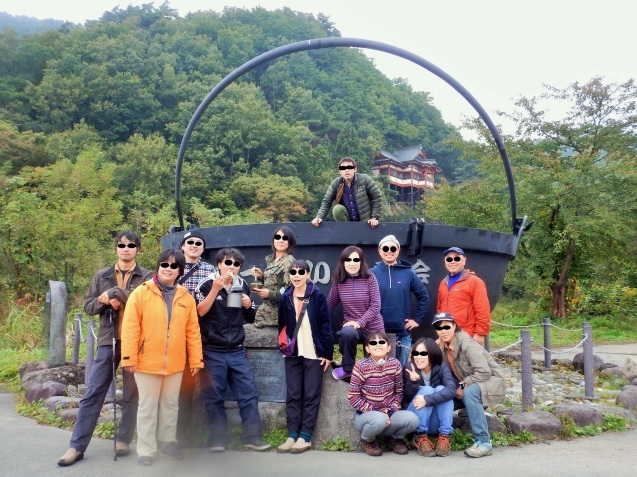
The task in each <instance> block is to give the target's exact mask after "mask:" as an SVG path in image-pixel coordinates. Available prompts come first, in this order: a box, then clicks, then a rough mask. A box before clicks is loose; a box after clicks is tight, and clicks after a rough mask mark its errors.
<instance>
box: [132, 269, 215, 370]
mask: <svg viewBox="0 0 637 477" xmlns="http://www.w3.org/2000/svg"><path fill="white" fill-rule="evenodd" d="M186 351H187V354H188V359H189V361H190V363H189V365H188V368H189V369H190V368H203V352H202V348H201V332H200V331H199V321H198V317H197V305H196V303H195V299H194V298H193V297H192V296H191V295H190V293H188V290H187V289H186V288H184V287H182V286H178V287H177V290H176V291H175V297H174V299H173V307H172V317H171V319H170V325H169V324H168V313H167V312H166V302H165V301H164V297H163V296H162V293H161V290H160V289H159V287H158V286H157V285H156V284H155V283H153V281H152V280H149V281H147V282H144V284H142V285H140V286H139V287H137V288H136V289H135V290H134V291H133V292H132V293H131V294H130V297H129V298H128V302H127V303H126V310H125V311H124V323H123V324H122V366H136V371H139V372H142V373H149V374H163V375H167V374H174V373H178V372H181V371H183V370H184V369H185V367H186Z"/></svg>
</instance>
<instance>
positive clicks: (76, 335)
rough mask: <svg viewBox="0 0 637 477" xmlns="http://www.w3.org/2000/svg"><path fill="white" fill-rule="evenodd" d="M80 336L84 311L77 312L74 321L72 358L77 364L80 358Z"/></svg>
mask: <svg viewBox="0 0 637 477" xmlns="http://www.w3.org/2000/svg"><path fill="white" fill-rule="evenodd" d="M80 336H82V313H76V314H75V321H74V322H73V357H72V358H71V362H72V363H73V364H77V363H78V361H79V360H80Z"/></svg>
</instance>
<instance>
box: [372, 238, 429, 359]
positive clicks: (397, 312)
mask: <svg viewBox="0 0 637 477" xmlns="http://www.w3.org/2000/svg"><path fill="white" fill-rule="evenodd" d="M378 253H379V255H380V258H381V259H382V260H383V261H382V262H378V263H377V264H376V265H375V266H374V267H373V268H372V269H371V270H370V272H372V273H373V274H374V275H375V276H376V280H377V281H378V288H379V290H380V314H381V315H382V316H383V323H384V325H385V332H387V333H395V334H396V342H397V346H396V358H397V359H398V360H399V361H400V364H401V365H402V366H403V368H404V367H405V364H406V363H407V361H408V360H409V353H410V351H411V331H412V330H413V329H415V328H418V327H419V326H420V325H422V320H423V319H424V318H425V315H426V314H427V311H429V294H428V293H427V289H426V288H425V285H423V283H422V281H421V280H420V278H418V275H416V273H415V272H414V271H413V270H412V269H411V263H409V262H407V261H406V260H402V259H399V258H398V254H399V253H400V244H399V243H398V240H397V239H396V237H394V236H393V235H388V236H387V237H384V238H383V239H382V240H381V241H380V243H379V244H378ZM412 293H413V294H414V296H415V297H416V302H417V306H416V314H415V315H414V317H413V318H412V317H411V294H412Z"/></svg>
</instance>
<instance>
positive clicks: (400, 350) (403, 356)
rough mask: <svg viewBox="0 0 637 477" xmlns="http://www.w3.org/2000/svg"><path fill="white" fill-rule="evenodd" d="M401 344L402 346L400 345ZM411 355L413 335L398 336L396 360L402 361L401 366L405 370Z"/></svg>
mask: <svg viewBox="0 0 637 477" xmlns="http://www.w3.org/2000/svg"><path fill="white" fill-rule="evenodd" d="M399 342H400V344H399ZM410 354H411V335H409V334H407V335H403V336H399V335H396V359H397V360H398V361H400V365H401V366H402V367H403V368H404V367H405V365H406V364H407V362H408V361H409V355H410Z"/></svg>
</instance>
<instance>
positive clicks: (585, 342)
mask: <svg viewBox="0 0 637 477" xmlns="http://www.w3.org/2000/svg"><path fill="white" fill-rule="evenodd" d="M491 323H493V324H496V325H500V326H503V327H506V328H515V329H519V330H520V339H519V340H517V341H515V342H513V343H511V344H508V345H506V346H504V347H502V348H500V349H497V350H494V351H491V350H490V349H489V341H488V340H487V341H485V347H486V349H487V351H489V353H490V354H492V355H493V354H496V353H502V352H504V351H507V350H509V349H511V348H513V347H515V346H517V345H520V366H521V371H522V376H521V381H522V407H523V408H524V409H530V408H532V407H533V359H532V348H531V344H532V343H534V344H535V345H536V346H537V347H539V348H541V349H542V350H544V368H545V369H547V370H550V369H552V367H553V363H552V354H566V353H570V352H572V351H574V350H576V349H578V348H580V347H581V348H582V351H583V356H584V359H583V365H584V397H585V398H587V399H593V398H594V388H595V377H594V369H593V330H592V328H591V325H590V324H589V323H588V322H583V323H582V328H581V330H579V329H567V328H561V327H559V326H555V325H554V324H552V323H551V319H550V318H544V322H543V323H536V324H532V325H507V324H506V323H500V322H497V321H493V320H492V321H491ZM540 326H542V327H544V343H540V342H539V341H538V340H536V339H535V338H533V337H532V336H531V329H532V328H537V327H540ZM552 328H553V329H557V330H560V331H565V332H569V333H571V332H579V331H581V333H582V339H581V340H580V342H579V343H577V344H576V345H574V346H572V347H570V348H568V349H560V350H555V349H552V348H551V329H552Z"/></svg>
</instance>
